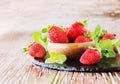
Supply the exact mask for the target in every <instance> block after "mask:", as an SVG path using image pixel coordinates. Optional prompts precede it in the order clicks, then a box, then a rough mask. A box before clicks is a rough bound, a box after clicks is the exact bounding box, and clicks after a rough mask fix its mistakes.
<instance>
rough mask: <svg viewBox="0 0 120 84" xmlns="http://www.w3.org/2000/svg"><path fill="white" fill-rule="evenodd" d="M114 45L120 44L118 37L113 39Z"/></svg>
mask: <svg viewBox="0 0 120 84" xmlns="http://www.w3.org/2000/svg"><path fill="white" fill-rule="evenodd" d="M112 45H113V46H115V47H117V46H120V39H117V40H116V39H115V40H113V41H112Z"/></svg>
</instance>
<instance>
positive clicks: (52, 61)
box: [45, 58, 55, 64]
mask: <svg viewBox="0 0 120 84" xmlns="http://www.w3.org/2000/svg"><path fill="white" fill-rule="evenodd" d="M45 63H49V64H52V63H55V61H54V60H53V59H52V58H47V59H46V60H45Z"/></svg>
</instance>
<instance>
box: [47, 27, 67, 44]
mask: <svg viewBox="0 0 120 84" xmlns="http://www.w3.org/2000/svg"><path fill="white" fill-rule="evenodd" d="M48 36H49V39H50V40H51V41H52V42H55V43H68V38H67V34H66V33H65V32H64V30H63V29H61V28H60V27H57V26H52V27H51V28H50V30H49V31H48Z"/></svg>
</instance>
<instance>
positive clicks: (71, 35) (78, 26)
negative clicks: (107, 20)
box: [67, 22, 84, 42]
mask: <svg viewBox="0 0 120 84" xmlns="http://www.w3.org/2000/svg"><path fill="white" fill-rule="evenodd" d="M83 34H84V25H83V24H82V23H80V22H75V23H73V24H72V25H71V26H70V27H69V31H68V33H67V37H68V39H69V41H70V42H74V40H75V39H76V37H78V36H79V35H83Z"/></svg>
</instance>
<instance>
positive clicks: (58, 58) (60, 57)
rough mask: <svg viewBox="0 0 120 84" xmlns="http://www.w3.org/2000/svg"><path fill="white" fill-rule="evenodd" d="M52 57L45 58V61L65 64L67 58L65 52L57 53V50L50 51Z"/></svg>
mask: <svg viewBox="0 0 120 84" xmlns="http://www.w3.org/2000/svg"><path fill="white" fill-rule="evenodd" d="M49 54H50V58H47V59H46V60H45V63H57V64H63V63H64V62H65V61H66V60H67V58H66V56H65V55H64V54H57V53H55V52H50V53H49Z"/></svg>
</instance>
